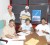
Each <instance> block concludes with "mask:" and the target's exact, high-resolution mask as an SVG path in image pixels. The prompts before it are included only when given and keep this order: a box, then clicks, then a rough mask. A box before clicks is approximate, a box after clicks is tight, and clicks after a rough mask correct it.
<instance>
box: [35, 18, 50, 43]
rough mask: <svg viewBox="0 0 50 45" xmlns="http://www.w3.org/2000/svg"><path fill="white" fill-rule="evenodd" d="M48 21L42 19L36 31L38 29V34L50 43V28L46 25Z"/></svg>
mask: <svg viewBox="0 0 50 45" xmlns="http://www.w3.org/2000/svg"><path fill="white" fill-rule="evenodd" d="M46 22H47V21H46V20H45V18H42V20H41V24H38V25H37V26H36V27H35V29H36V33H37V34H38V35H39V36H45V37H46V40H47V42H50V30H49V26H48V25H47V24H46Z"/></svg>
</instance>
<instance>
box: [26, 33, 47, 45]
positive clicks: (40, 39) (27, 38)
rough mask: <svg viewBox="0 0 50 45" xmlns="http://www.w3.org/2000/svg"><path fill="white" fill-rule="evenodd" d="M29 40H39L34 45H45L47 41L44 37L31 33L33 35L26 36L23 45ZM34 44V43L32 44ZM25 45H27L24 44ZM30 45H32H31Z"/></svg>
mask: <svg viewBox="0 0 50 45" xmlns="http://www.w3.org/2000/svg"><path fill="white" fill-rule="evenodd" d="M31 38H33V39H37V40H39V42H38V43H37V44H36V45H46V44H47V41H46V39H45V37H43V36H38V35H37V34H36V33H33V34H30V35H28V36H26V40H25V43H26V42H27V41H28V40H30V39H31ZM33 43H34V42H33ZM25 45H27V44H25ZM31 45H32V44H31Z"/></svg>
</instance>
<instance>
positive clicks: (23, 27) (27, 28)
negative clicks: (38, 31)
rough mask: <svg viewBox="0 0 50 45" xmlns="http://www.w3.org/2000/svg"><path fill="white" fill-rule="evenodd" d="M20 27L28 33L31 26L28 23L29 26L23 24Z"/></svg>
mask: <svg viewBox="0 0 50 45" xmlns="http://www.w3.org/2000/svg"><path fill="white" fill-rule="evenodd" d="M21 27H22V30H28V31H30V30H31V27H32V24H31V23H30V24H29V25H26V23H24V24H22V25H21Z"/></svg>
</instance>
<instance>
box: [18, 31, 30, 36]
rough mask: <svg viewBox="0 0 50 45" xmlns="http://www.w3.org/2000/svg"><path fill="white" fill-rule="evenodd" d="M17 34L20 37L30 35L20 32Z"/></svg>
mask: <svg viewBox="0 0 50 45" xmlns="http://www.w3.org/2000/svg"><path fill="white" fill-rule="evenodd" d="M18 34H19V35H21V36H27V35H29V34H30V33H29V32H27V33H24V32H20V33H18Z"/></svg>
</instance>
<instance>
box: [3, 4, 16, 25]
mask: <svg viewBox="0 0 50 45" xmlns="http://www.w3.org/2000/svg"><path fill="white" fill-rule="evenodd" d="M3 19H4V20H5V25H8V24H9V21H10V20H11V19H13V20H15V16H14V13H13V12H12V6H11V5H9V6H8V12H7V13H6V14H5V15H4V16H3Z"/></svg>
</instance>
